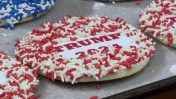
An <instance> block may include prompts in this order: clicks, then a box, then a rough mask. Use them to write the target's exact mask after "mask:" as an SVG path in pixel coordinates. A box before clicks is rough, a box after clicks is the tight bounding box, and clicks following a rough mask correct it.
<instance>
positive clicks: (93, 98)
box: [89, 96, 98, 99]
mask: <svg viewBox="0 0 176 99" xmlns="http://www.w3.org/2000/svg"><path fill="white" fill-rule="evenodd" d="M89 99H98V96H91V97H90V98H89Z"/></svg>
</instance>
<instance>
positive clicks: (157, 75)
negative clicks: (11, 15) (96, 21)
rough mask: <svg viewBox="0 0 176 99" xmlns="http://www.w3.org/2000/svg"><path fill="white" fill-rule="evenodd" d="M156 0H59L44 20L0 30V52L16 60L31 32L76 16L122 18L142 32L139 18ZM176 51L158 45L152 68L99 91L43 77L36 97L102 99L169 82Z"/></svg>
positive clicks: (175, 66)
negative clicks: (112, 1) (92, 98)
mask: <svg viewBox="0 0 176 99" xmlns="http://www.w3.org/2000/svg"><path fill="white" fill-rule="evenodd" d="M151 1H152V0H142V1H141V4H140V5H136V4H135V0H134V1H131V0H130V1H128V2H118V3H116V4H107V3H102V2H96V1H93V0H57V1H56V5H55V6H54V7H53V8H52V9H51V10H50V11H49V12H48V13H47V14H45V15H44V16H42V17H40V18H38V19H37V20H33V21H30V22H27V23H23V24H18V25H16V26H15V30H5V29H3V28H0V50H1V51H4V52H6V53H7V54H8V55H10V56H12V57H14V50H15V48H14V42H15V41H16V40H17V39H22V38H23V37H26V36H27V31H31V30H32V29H34V28H38V27H39V26H40V24H41V23H44V22H48V21H57V20H59V19H62V18H63V17H64V16H65V15H67V14H71V15H73V16H82V15H83V16H94V15H98V16H104V15H105V16H108V17H111V18H116V17H118V16H120V17H122V18H123V19H125V20H126V21H127V22H128V23H130V24H131V25H133V26H134V27H136V28H139V22H138V20H139V14H140V12H141V11H142V10H144V9H145V8H146V6H147V5H149V3H150V2H151ZM175 55H176V50H175V49H174V48H171V47H167V46H165V45H163V44H161V43H160V42H157V45H156V53H155V55H154V56H153V57H152V59H151V61H150V62H149V64H148V65H147V66H146V68H144V69H143V70H142V71H141V72H139V73H137V74H135V75H133V76H130V77H127V78H124V79H120V80H113V81H107V82H100V83H98V84H100V85H101V89H96V84H97V83H78V84H75V85H72V84H70V83H62V82H60V81H56V82H52V81H49V80H47V79H46V78H45V77H41V76H40V78H39V79H40V85H39V86H38V88H37V90H36V93H41V94H42V97H41V99H89V97H90V96H94V95H96V96H99V98H103V97H107V96H111V95H114V94H118V93H121V92H124V91H127V90H130V89H135V88H137V87H140V86H144V85H147V84H150V83H153V82H156V81H160V80H162V79H165V78H169V77H172V76H175V75H176V61H175V60H176V57H175Z"/></svg>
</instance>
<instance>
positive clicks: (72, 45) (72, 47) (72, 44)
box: [64, 43, 81, 50]
mask: <svg viewBox="0 0 176 99" xmlns="http://www.w3.org/2000/svg"><path fill="white" fill-rule="evenodd" d="M64 46H65V47H66V48H67V49H68V50H71V49H75V48H79V47H81V46H79V45H78V44H77V43H69V44H65V45H64Z"/></svg>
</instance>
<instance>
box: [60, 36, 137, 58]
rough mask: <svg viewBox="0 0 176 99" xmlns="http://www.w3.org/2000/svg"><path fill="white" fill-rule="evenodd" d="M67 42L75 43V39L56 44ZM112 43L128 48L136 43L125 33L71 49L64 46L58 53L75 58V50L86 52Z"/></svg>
mask: <svg viewBox="0 0 176 99" xmlns="http://www.w3.org/2000/svg"><path fill="white" fill-rule="evenodd" d="M110 34H113V33H108V35H110ZM99 36H100V35H99ZM99 36H91V37H88V38H80V39H78V40H77V41H79V40H85V39H89V38H92V37H99ZM101 36H102V35H101ZM68 43H76V42H75V41H70V42H67V43H60V44H59V45H57V46H61V45H64V44H68ZM113 44H118V45H120V46H122V47H123V48H129V47H130V46H131V45H133V46H135V45H136V44H135V42H134V41H133V40H132V39H131V38H129V37H127V36H126V35H122V36H119V38H118V39H115V40H111V41H106V42H100V43H93V42H92V44H91V45H88V46H83V47H80V48H76V49H72V50H67V49H66V48H65V49H64V51H63V52H59V55H62V56H63V57H66V58H77V57H78V55H75V53H77V52H86V51H87V50H89V49H98V48H99V47H101V46H112V45H113Z"/></svg>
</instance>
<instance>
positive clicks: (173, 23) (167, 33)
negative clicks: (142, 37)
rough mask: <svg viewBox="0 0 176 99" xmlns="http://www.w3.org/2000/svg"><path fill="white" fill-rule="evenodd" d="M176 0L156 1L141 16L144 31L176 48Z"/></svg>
mask: <svg viewBox="0 0 176 99" xmlns="http://www.w3.org/2000/svg"><path fill="white" fill-rule="evenodd" d="M175 6H176V0H154V1H153V2H152V3H151V4H150V5H149V6H148V7H147V8H146V10H145V11H144V12H142V14H141V15H140V20H139V21H140V23H141V28H142V31H144V32H148V33H149V34H150V35H152V36H153V37H154V38H156V39H157V40H159V41H161V42H162V43H164V44H166V45H168V46H172V47H176V33H175V32H176V13H175V11H176V7H175Z"/></svg>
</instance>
